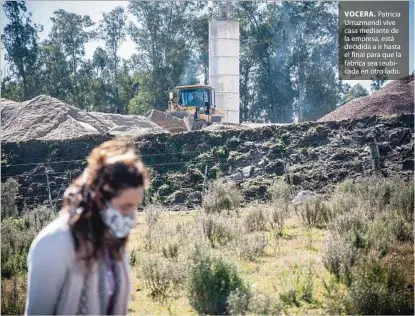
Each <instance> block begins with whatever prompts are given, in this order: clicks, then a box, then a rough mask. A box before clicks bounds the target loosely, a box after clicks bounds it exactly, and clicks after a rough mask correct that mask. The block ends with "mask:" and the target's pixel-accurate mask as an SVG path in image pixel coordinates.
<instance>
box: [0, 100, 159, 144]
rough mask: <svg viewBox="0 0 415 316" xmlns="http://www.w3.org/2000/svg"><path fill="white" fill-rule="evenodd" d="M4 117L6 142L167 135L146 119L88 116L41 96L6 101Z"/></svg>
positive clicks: (2, 101) (3, 136) (2, 107)
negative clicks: (106, 135)
mask: <svg viewBox="0 0 415 316" xmlns="http://www.w3.org/2000/svg"><path fill="white" fill-rule="evenodd" d="M1 114H2V140H3V141H4V142H19V141H25V140H30V139H44V140H46V139H47V140H58V139H70V138H78V137H82V136H86V135H99V134H106V133H109V134H112V135H133V136H136V135H138V134H139V135H141V134H146V133H163V132H165V131H164V130H163V129H162V128H161V127H159V126H158V125H156V124H154V123H152V122H150V121H149V120H148V119H146V118H145V117H142V116H135V115H126V116H123V115H117V114H107V113H96V112H91V113H88V112H84V111H81V110H80V109H78V108H76V107H74V106H71V105H68V104H66V103H63V102H61V101H59V100H58V99H55V98H53V97H50V96H48V95H39V96H37V97H35V98H33V99H32V100H29V101H26V102H22V103H18V102H14V101H10V100H5V99H2V100H1ZM112 131H114V133H112Z"/></svg>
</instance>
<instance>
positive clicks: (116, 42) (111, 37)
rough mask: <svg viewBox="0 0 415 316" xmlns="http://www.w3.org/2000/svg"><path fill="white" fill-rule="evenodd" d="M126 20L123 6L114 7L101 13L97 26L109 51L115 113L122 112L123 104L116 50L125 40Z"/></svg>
mask: <svg viewBox="0 0 415 316" xmlns="http://www.w3.org/2000/svg"><path fill="white" fill-rule="evenodd" d="M126 21H127V15H126V14H125V12H124V8H123V7H116V8H115V9H113V10H112V11H110V12H109V13H104V14H103V19H102V20H101V21H100V24H99V28H98V35H99V38H101V39H102V40H104V42H105V47H106V48H107V50H108V52H109V58H108V61H109V64H110V69H111V74H112V87H113V91H114V99H115V104H116V110H117V113H122V112H124V106H123V104H121V100H120V96H119V89H118V84H119V83H118V68H119V61H120V59H119V57H118V50H119V48H120V46H121V44H122V43H123V42H124V41H125V36H126V30H127V28H126Z"/></svg>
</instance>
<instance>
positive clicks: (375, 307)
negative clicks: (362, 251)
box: [346, 259, 414, 315]
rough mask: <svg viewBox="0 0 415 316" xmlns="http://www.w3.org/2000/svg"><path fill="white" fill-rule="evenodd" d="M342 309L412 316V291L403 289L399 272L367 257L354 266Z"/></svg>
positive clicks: (365, 312) (350, 312) (351, 312)
mask: <svg viewBox="0 0 415 316" xmlns="http://www.w3.org/2000/svg"><path fill="white" fill-rule="evenodd" d="M353 279H354V282H353V283H352V285H351V286H350V289H349V291H348V297H347V303H346V310H347V312H348V313H349V314H360V315H413V314H414V305H413V290H412V291H411V290H409V289H406V288H405V277H404V273H403V271H402V270H401V269H400V268H399V267H396V266H393V265H391V266H386V267H385V266H382V265H381V264H380V262H379V261H378V260H376V259H375V260H373V259H368V260H365V261H364V262H361V263H360V264H359V265H358V266H357V267H356V269H355V271H354V275H353Z"/></svg>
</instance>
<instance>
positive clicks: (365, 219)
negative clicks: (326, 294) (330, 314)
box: [323, 178, 414, 315]
mask: <svg viewBox="0 0 415 316" xmlns="http://www.w3.org/2000/svg"><path fill="white" fill-rule="evenodd" d="M341 195H343V197H341ZM413 196H414V195H413V184H412V183H405V182H404V181H401V180H400V179H396V178H389V179H383V178H382V179H379V178H367V179H362V180H359V181H350V180H348V181H345V182H344V183H342V184H341V185H339V186H338V187H337V188H336V191H335V195H334V197H333V199H332V200H333V201H334V203H332V204H331V210H332V211H333V214H334V216H333V218H332V220H331V222H330V224H329V233H328V237H327V241H326V250H325V252H324V256H323V262H324V264H325V267H326V268H327V270H328V271H330V272H331V273H332V274H333V275H334V276H335V280H336V282H338V283H339V284H342V285H343V286H344V287H345V288H346V290H345V295H343V296H342V298H341V302H340V303H339V304H334V305H333V304H331V305H330V307H329V308H330V309H331V310H333V308H334V309H336V308H337V307H338V306H342V308H343V307H345V308H343V309H345V310H346V311H347V312H348V313H352V314H394V315H396V314H413V309H414V305H413V281H412V284H408V285H406V284H405V277H404V275H405V274H404V273H403V271H408V266H407V264H405V260H402V259H403V258H402V257H400V260H397V259H396V258H397V256H393V254H394V253H395V252H396V251H397V248H405V247H406V245H411V247H412V242H413V222H412V219H413V215H412V214H409V213H410V212H409V209H408V205H409V206H410V207H413ZM412 212H413V210H412ZM384 258H392V259H391V260H392V262H391V263H389V264H384V263H382V260H384ZM410 266H411V269H412V272H411V275H412V277H413V261H412V264H410Z"/></svg>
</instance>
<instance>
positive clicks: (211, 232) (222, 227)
mask: <svg viewBox="0 0 415 316" xmlns="http://www.w3.org/2000/svg"><path fill="white" fill-rule="evenodd" d="M198 221H199V225H200V227H201V231H202V233H203V236H205V237H206V238H207V239H208V240H209V241H210V244H211V246H212V247H216V246H224V245H226V244H227V243H229V242H230V241H232V240H233V239H234V238H235V234H234V232H233V229H232V227H233V224H234V223H232V222H231V220H230V219H228V218H224V217H221V216H219V215H216V214H202V215H200V216H199V218H198Z"/></svg>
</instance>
